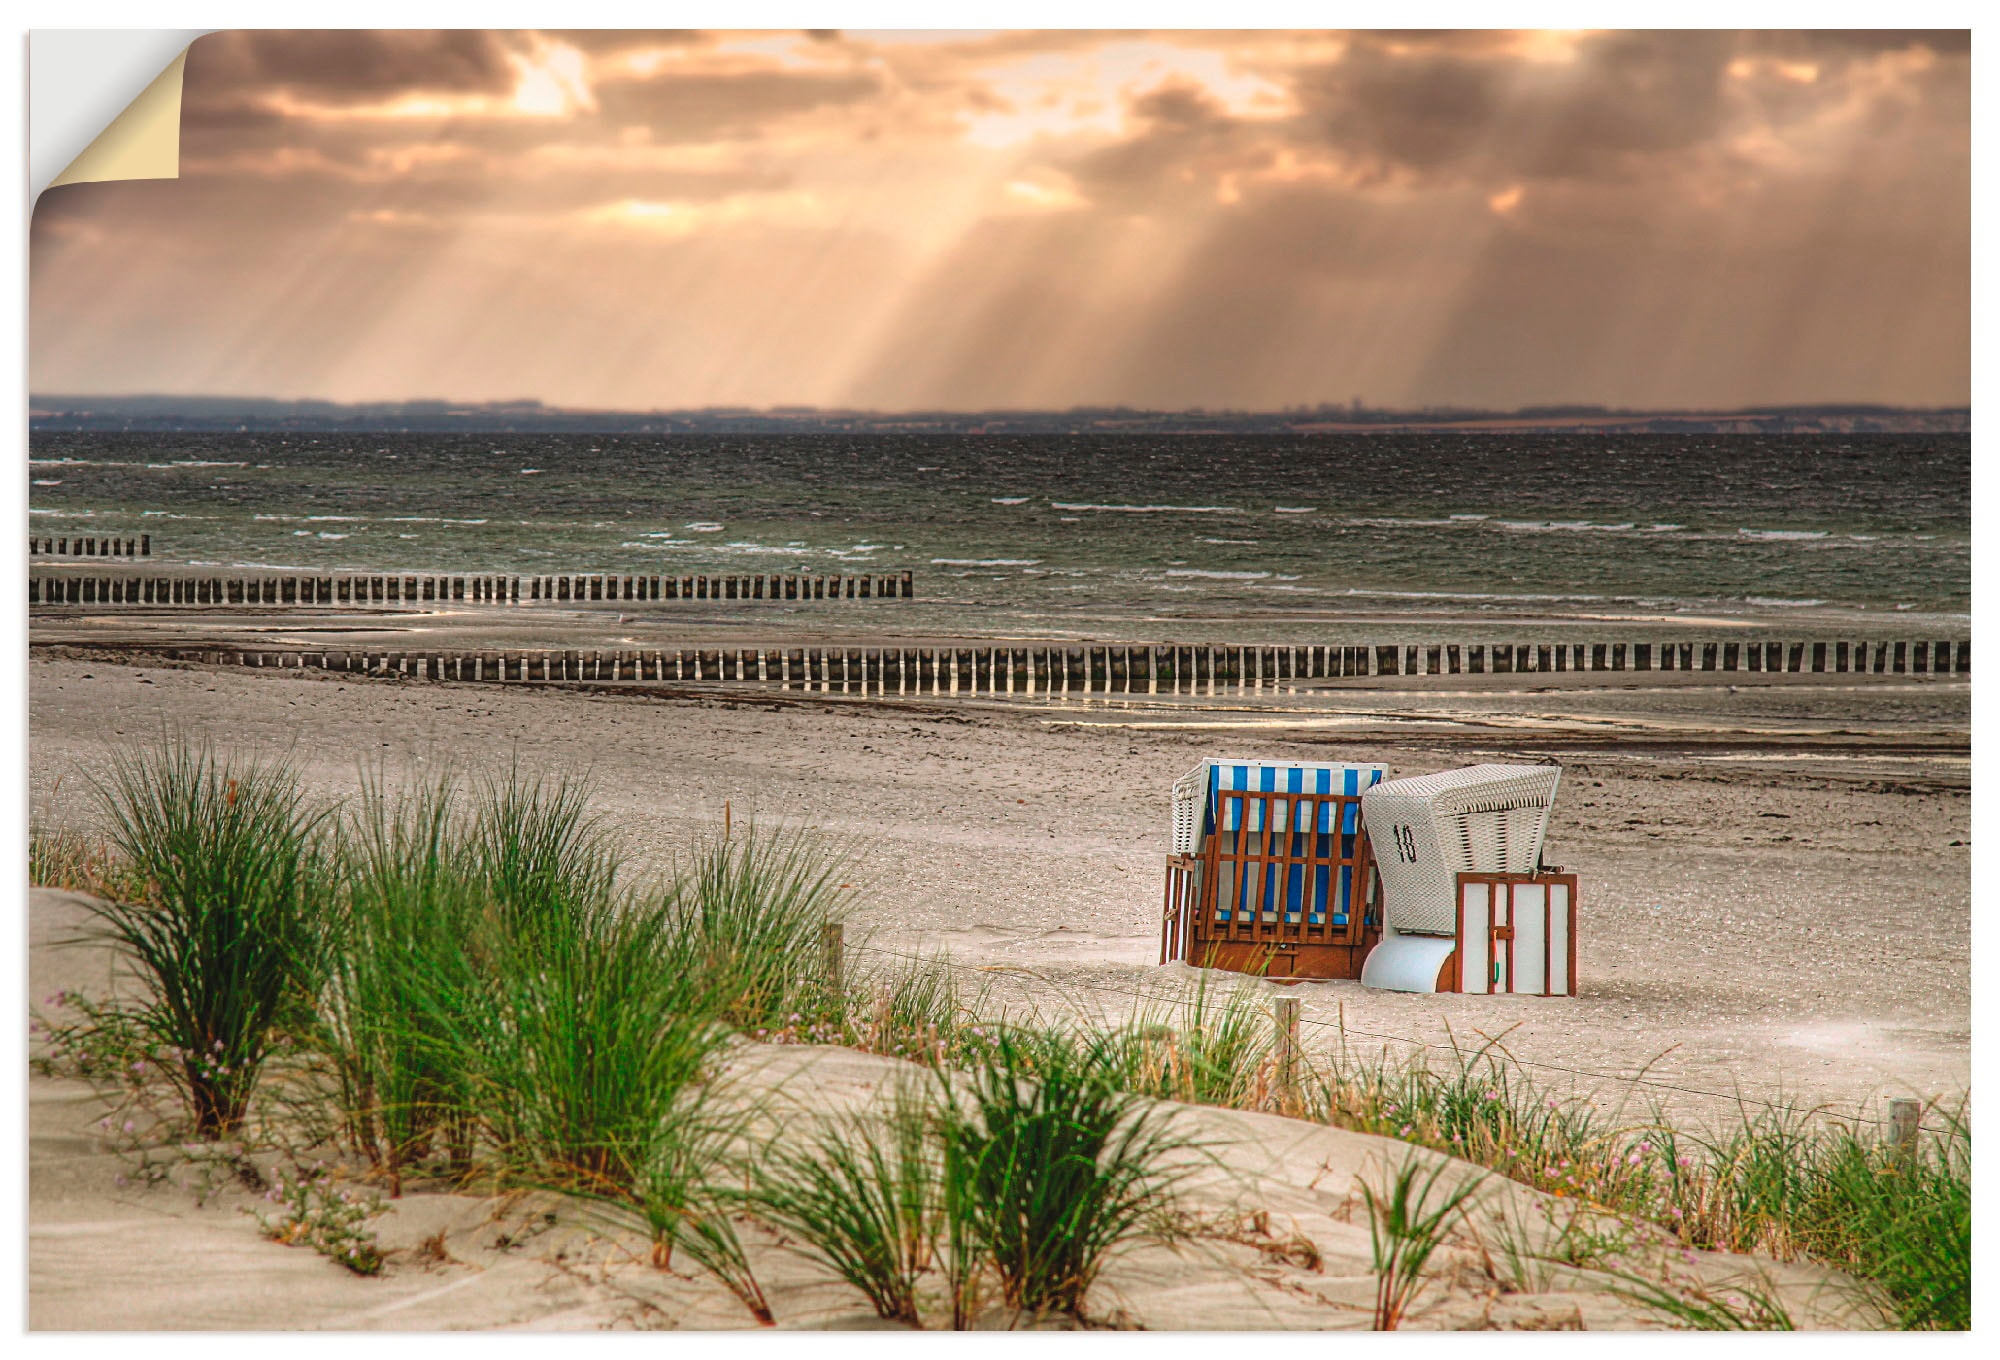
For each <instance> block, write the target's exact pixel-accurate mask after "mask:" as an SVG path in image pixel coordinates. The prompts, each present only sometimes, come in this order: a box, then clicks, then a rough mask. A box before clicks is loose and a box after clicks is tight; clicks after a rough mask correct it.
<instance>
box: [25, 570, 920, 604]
mask: <svg viewBox="0 0 2000 1360" xmlns="http://www.w3.org/2000/svg"><path fill="white" fill-rule="evenodd" d="M915 597H916V586H915V582H914V579H913V574H912V573H911V572H907V571H905V572H901V573H899V574H895V575H888V576H875V575H864V576H850V575H840V574H835V575H824V576H803V575H772V576H763V575H759V576H735V575H731V576H625V575H613V574H606V573H602V572H582V573H576V572H565V573H561V574H557V575H545V576H510V575H494V574H492V573H475V574H466V573H463V572H452V573H440V572H388V573H382V572H270V571H237V572H223V573H217V572H212V571H199V570H197V571H187V570H180V571H175V572H173V573H171V574H153V573H144V572H132V571H120V572H117V573H113V574H101V573H94V572H75V571H67V570H49V571H42V572H37V571H33V570H31V571H30V572H29V574H28V604H29V606H30V607H38V606H39V607H44V608H46V607H51V606H62V605H85V604H100V605H101V604H115V605H126V606H144V605H164V606H174V605H264V606H269V605H329V604H330V605H343V604H345V605H422V604H435V603H443V602H451V601H464V602H468V603H485V604H528V603H535V602H542V601H569V602H575V603H583V602H588V601H594V600H602V601H627V600H629V601H633V602H639V601H649V600H909V599H914V598H915Z"/></svg>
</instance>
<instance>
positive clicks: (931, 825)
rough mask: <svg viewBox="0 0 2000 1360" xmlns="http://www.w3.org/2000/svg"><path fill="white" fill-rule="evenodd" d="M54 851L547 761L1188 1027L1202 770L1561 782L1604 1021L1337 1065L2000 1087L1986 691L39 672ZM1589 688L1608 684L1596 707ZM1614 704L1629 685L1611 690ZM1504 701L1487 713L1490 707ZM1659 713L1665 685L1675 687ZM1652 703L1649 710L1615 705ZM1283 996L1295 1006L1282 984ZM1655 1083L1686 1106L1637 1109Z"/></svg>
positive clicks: (1413, 1024) (644, 828)
mask: <svg viewBox="0 0 2000 1360" xmlns="http://www.w3.org/2000/svg"><path fill="white" fill-rule="evenodd" d="M29 674H30V699H31V732H32V738H33V746H32V753H31V798H32V807H33V809H34V815H35V817H36V819H37V821H38V823H46V824H49V825H62V824H68V825H83V824H86V823H87V819H88V816H89V802H88V799H87V797H86V795H85V790H86V786H87V781H88V778H89V776H90V774H91V773H92V772H93V771H95V770H99V769H101V768H102V767H103V764H104V762H105V760H106V757H107V756H108V754H109V752H110V750H111V749H112V746H113V744H114V743H116V742H119V741H136V740H143V739H146V738H148V737H150V736H153V735H156V734H157V733H158V732H159V731H160V729H161V727H162V725H163V724H173V725H180V726H186V727H191V728H200V729H205V730H207V731H208V732H210V733H212V734H214V735H215V736H217V737H218V738H219V739H221V740H222V741H224V742H226V743H227V744H229V745H230V746H232V747H241V748H246V749H247V748H253V747H254V748H264V749H283V750H289V751H290V752H292V754H293V755H294V757H295V758H296V759H297V760H299V761H300V762H301V764H302V765H303V767H304V769H305V771H306V774H307V777H308V779H309V781H310V783H311V784H312V786H313V787H314V788H315V790H316V791H318V792H321V793H324V794H326V795H328V796H342V795H346V794H349V793H350V792H351V791H352V790H353V789H354V788H355V787H356V782H357V778H358V775H359V773H360V771H361V770H362V769H364V768H367V769H373V768H376V767H377V766H378V764H379V765H380V766H381V767H382V768H385V769H386V770H388V771H389V772H390V773H391V774H392V775H393V774H395V773H397V772H415V771H433V770H437V769H440V768H445V767H450V768H456V769H462V770H474V769H479V768H484V767H490V766H491V765H492V764H494V763H496V762H505V761H508V760H515V759H518V760H519V761H521V762H522V763H523V764H524V765H527V766H529V767H532V768H536V769H541V770H565V771H570V772H574V773H583V774H587V775H588V776H589V778H590V779H591V781H592V784H593V787H594V789H595V794H594V801H595V804H596V806H597V807H598V808H600V809H601V810H602V811H603V812H604V813H605V814H606V815H607V816H608V817H610V818H611V819H612V821H613V822H614V823H615V824H616V825H617V826H618V827H619V828H620V830H621V831H622V832H623V833H624V834H626V835H628V836H629V837H630V838H631V840H632V842H633V844H634V845H635V846H636V847H637V848H638V850H639V851H640V854H641V856H642V857H646V858H652V859H654V860H656V861H658V860H664V859H665V858H667V857H669V856H671V855H672V854H673V853H674V851H675V849H676V847H677V846H681V845H684V844H685V843H686V841H687V838H688V837H689V836H690V835H692V834H694V833H696V832H698V831H700V830H703V829H706V828H709V827H711V826H713V825H714V824H715V823H716V822H718V821H719V819H720V818H721V816H722V814H723V808H724V805H725V804H728V805H729V807H730V808H731V812H732V815H733V816H734V817H735V818H736V819H738V820H739V821H741V820H742V819H745V818H755V819H758V820H761V821H766V822H785V823H800V824H807V825H811V826H815V827H818V828H820V829H822V830H823V831H825V832H826V833H827V834H828V835H829V836H830V837H832V838H833V839H834V840H835V841H836V842H837V843H838V844H839V845H841V846H842V847H843V848H844V849H846V850H847V851H849V852H850V853H851V856H852V868H851V872H850V873H849V874H847V875H846V876H845V877H846V878H848V879H850V880H851V881H852V882H853V883H854V884H855V886H854V888H852V889H851V890H850V891H851V893H852V910H853V919H854V922H855V927H854V931H853V933H854V935H855V936H856V937H857V939H859V938H861V937H867V943H868V944H869V945H871V946H872V947H874V948H878V949H886V950H891V951H895V952H901V953H931V952H937V951H948V953H949V956H950V958H951V959H952V960H953V961H955V962H956V963H958V964H961V965H963V966H965V967H967V968H968V969H973V970H978V971H977V974H976V979H975V980H976V981H977V982H981V983H985V984H989V985H990V986H991V989H992V990H991V997H992V1000H993V1001H994V1002H995V1003H998V1004H1004V1005H1007V1006H1013V1007H1035V1008H1039V1009H1041V1010H1042V1011H1044V1012H1054V1011H1057V1010H1061V1009H1065V1008H1069V1009H1081V1010H1083V1011H1085V1012H1090V1013H1095V1012H1100V1011H1101V1012H1104V1013H1108V1014H1119V1013H1123V1012H1126V1011H1129V1010H1130V1009H1131V1008H1132V1007H1134V1006H1135V1005H1137V1004H1139V1002H1138V1001H1137V1000H1136V999H1135V998H1136V996H1138V995H1154V994H1177V993H1178V992H1179V991H1181V990H1182V989H1184V988H1185V987H1187V986H1188V985H1189V984H1190V982H1191V979H1192V974H1191V971H1190V970H1187V969H1183V968H1180V967H1178V966H1173V967H1168V968H1161V967H1159V966H1158V965H1157V963H1156V960H1157V958H1158V941H1159V936H1158V916H1159V898H1160V891H1161V875H1162V860H1163V856H1164V855H1165V854H1166V851H1167V829H1168V789H1169V786H1170V784H1171V783H1172V781H1173V779H1174V778H1175V777H1176V776H1177V775H1179V774H1180V773H1182V772H1183V771H1185V770H1186V769H1187V768H1188V767H1190V766H1191V765H1192V764H1193V763H1194V762H1195V760H1196V759H1198V758H1200V757H1203V756H1208V755H1240V756H1247V757H1270V758H1278V759H1336V760H1339V759H1369V760H1379V761H1384V762H1386V763H1388V764H1389V766H1390V769H1391V774H1392V776H1394V775H1403V774H1410V773H1419V772H1424V771H1429V770H1435V769H1442V768H1446V767H1449V766H1452V765H1457V764H1464V763H1470V762H1473V761H1477V760H1495V759H1508V758H1545V757H1554V758H1556V759H1558V760H1560V761H1561V762H1562V764H1563V766H1564V770H1565V782H1564V785H1563V787H1562V790H1561V793H1560V795H1559V797H1558V799H1557V803H1556V808H1555V813H1554V818H1553V821H1552V822H1551V825H1550V831H1549V847H1548V853H1547V858H1548V859H1549V860H1550V861H1551V862H1557V863H1561V864H1563V865H1565V866H1568V867H1570V868H1573V869H1575V870H1577V871H1578V872H1579V873H1580V874H1581V875H1582V890H1581V902H1580V941H1581V942H1580V945H1579V949H1578V972H1579V979H1580V981H1579V988H1578V993H1579V994H1578V996H1577V997H1576V998H1575V999H1574V1000H1535V999H1528V998H1486V997H1470V996H1407V995H1398V994H1389V993H1382V992H1376V991H1370V990H1367V989H1364V988H1362V987H1360V986H1359V985H1358V984H1356V983H1347V982H1337V983H1315V984H1307V985H1302V986H1298V987H1296V988H1290V989H1287V991H1288V992H1289V993H1290V994H1295V995H1298V996H1299V997H1300V998H1301V1000H1302V1002H1303V1007H1304V1014H1305V1019H1306V1025H1307V1028H1306V1036H1307V1043H1308V1046H1309V1047H1320V1048H1326V1047H1331V1046H1333V1045H1335V1044H1337V1043H1339V1042H1340V1041H1341V1037H1342V1029H1341V1027H1342V1026H1344V1031H1345V1037H1346V1042H1348V1043H1349V1044H1350V1045H1354V1046H1357V1047H1363V1048H1366V1049H1370V1050H1373V1049H1376V1048H1381V1047H1383V1046H1384V1045H1386V1046H1387V1048H1388V1051H1390V1052H1392V1053H1395V1054H1403V1053H1407V1052H1410V1051H1412V1047H1413V1045H1417V1044H1433V1045H1444V1044H1450V1043H1452V1042H1456V1043H1458V1044H1460V1045H1475V1046H1476V1045H1477V1044H1479V1043H1481V1042H1483V1039H1482V1037H1481V1036H1485V1037H1488V1038H1502V1036H1504V1039H1503V1042H1504V1044H1505V1046H1506V1048H1507V1050H1508V1051H1509V1052H1510V1053H1512V1054H1513V1055H1514V1056H1515V1057H1517V1058H1519V1059H1521V1060H1522V1061H1523V1062H1526V1063H1530V1064H1534V1065H1535V1066H1534V1067H1533V1068H1532V1069H1531V1070H1532V1072H1533V1074H1534V1075H1535V1076H1536V1077H1537V1079H1538V1080H1542V1081H1546V1082H1549V1083H1551V1084H1554V1085H1557V1086H1559V1087H1563V1088H1566V1089H1567V1088H1572V1087H1573V1088H1574V1089H1579V1090H1584V1091H1590V1092H1594V1093H1596V1096H1597V1098H1598V1099H1599V1102H1600V1103H1601V1104H1603V1105H1605V1106H1606V1107H1607V1108H1613V1107H1619V1108H1624V1109H1627V1110H1629V1111H1630V1112H1631V1113H1632V1114H1633V1116H1634V1117H1637V1116H1639V1115H1641V1114H1643V1113H1644V1112H1645V1111H1646V1110H1647V1109H1649V1108H1650V1107H1651V1106H1652V1105H1653V1104H1655V1103H1657V1104H1659V1105H1660V1106H1661V1107H1662V1108H1663V1109H1665V1110H1666V1111H1667V1112H1669V1113H1671V1114H1672V1115H1673V1116H1674V1117H1675V1118H1677V1119H1680V1120H1683V1121H1699V1120H1703V1119H1708V1118H1713V1117H1722V1116H1726V1115H1728V1114H1729V1113H1730V1112H1731V1106H1732V1103H1733V1097H1734V1096H1735V1095H1736V1093H1739V1092H1740V1093H1741V1095H1742V1096H1743V1097H1744V1098H1746V1099H1749V1100H1786V1101H1796V1102H1802V1103H1805V1104H1818V1103H1822V1102H1833V1103H1835V1104H1837V1105H1840V1106H1842V1107H1844V1108H1847V1109H1850V1110H1851V1109H1853V1108H1854V1107H1855V1106H1856V1104H1857V1103H1859V1104H1863V1105H1865V1106H1866V1107H1867V1108H1866V1112H1867V1113H1868V1114H1869V1115H1871V1116H1879V1115H1880V1114H1881V1113H1882V1105H1881V1099H1882V1098H1884V1097H1886V1096H1888V1095H1891V1094H1898V1095H1901V1094H1912V1093H1914V1094H1917V1095H1920V1096H1924V1097H1936V1096H1941V1097H1952V1096H1955V1095H1957V1094H1959V1093H1961V1092H1963V1091H1964V1090H1965V1089H1966V1088H1967V1087H1968V1085H1969V1082H1970V1067H1969V1029H1970V1017H1969V956H1970V954H1969V926H1968V913H1969V896H1970V883H1969V856H1970V850H1969V847H1968V844H1967V842H1968V841H1969V829H1968V828H1969V805H1970V797H1969V784H1970V766H1969V760H1968V737H1967V723H1968V705H1969V698H1968V696H1969V686H1968V684H1967V683H1966V681H1965V679H1964V678H1962V677H1924V676H1881V677H1877V676H1866V677H1846V676H1842V677H1831V676H1810V675H1806V676H1791V675H1777V676H1755V675H1747V676H1744V677H1742V678H1741V681H1740V683H1736V684H1732V685H1729V686H1723V685H1718V684H1715V683H1712V682H1711V683H1701V684H1689V685H1675V684H1672V683H1668V682H1669V681H1670V680H1671V679H1672V677H1668V676H1653V677H1634V676H1611V677H1604V680H1605V681H1606V682H1607V683H1600V684H1592V685H1580V684H1577V683H1570V684H1568V685H1565V686H1562V687H1556V688H1546V689H1537V688H1534V687H1532V686H1530V685H1529V684H1527V683H1525V682H1527V681H1528V680H1530V679H1531V677H1518V676H1517V677H1507V676H1498V677H1456V676H1444V677H1432V678H1428V681H1419V682H1414V683H1413V682H1408V681H1405V682H1403V683H1402V684H1401V685H1400V686H1398V687H1396V688H1394V689H1385V688H1378V687H1375V686H1372V685H1370V684H1369V683H1368V682H1353V681H1345V682H1336V683H1334V684H1332V685H1327V686H1322V687H1319V688H1318V690H1317V691H1316V692H1315V693H1312V694H1309V695H1272V696H1268V697H1265V698H1262V699H1259V700H1256V701H1246V702H1242V703H1217V704H1215V705H1213V706H1211V705H1209V704H1207V703H1203V704H1200V705H1191V704H1184V705H1182V706H1180V707H1174V706H1171V705H1167V704H1141V703H1136V702H1134V703H1127V702H1125V701H1109V702H1104V701H1100V702H1096V703H1092V704H1083V703H1074V704H1070V705H1067V706H1033V707H1031V706H1027V705H1008V704H1005V703H988V702H980V703H974V702H959V703H951V702H935V703H933V702H922V703H919V702H915V701H904V702H894V703H862V702H853V701H841V700H839V699H838V698H828V699H817V698H814V699H807V698H803V697H801V696H797V695H778V694H761V695H747V694H721V693H716V694H700V693H698V692H693V691H690V690H687V689H686V688H682V689H680V690H678V691H672V692H671V693H666V692H663V693H662V694H660V695H653V694H642V693H638V692H634V691H635V687H630V686H625V687H618V688H619V689H620V690H621V691H622V692H615V693H591V692H586V691H583V690H581V689H580V688H579V687H577V686H569V687H547V688H544V687H514V686H509V687H505V688H502V687H496V686H492V685H487V686H477V685H454V684H441V683H424V684H414V683H395V682H388V681H367V680H358V679H348V678H344V677H331V676H325V675H315V674H292V675H277V674H273V673H271V672H262V673H245V672H244V671H242V670H241V669H235V668H216V669H209V668H200V667H194V668H189V667H181V666H173V665H162V664H147V663H141V664H134V663H133V661H132V660H130V659H114V658H109V657H104V656H88V655H84V656H79V655H68V656H63V655H54V654H38V655H37V657H36V658H35V659H34V660H32V661H31V663H30V668H29ZM1585 678H1586V677H1572V678H1571V679H1572V681H1573V682H1574V681H1580V680H1583V679H1585ZM1590 678H1592V679H1595V677H1590ZM1482 680H1483V681H1484V682H1485V683H1484V684H1477V683H1474V682H1476V681H1482ZM1642 681H1643V683H1641V682H1642ZM1609 682H1615V683H1609ZM1258 985H1260V986H1263V985H1266V984H1258ZM1641 1072H1643V1073H1644V1074H1645V1076H1646V1078H1647V1080H1648V1082H1649V1083H1650V1084H1646V1085H1641V1086H1636V1087H1635V1086H1631V1085H1628V1084H1626V1083H1624V1082H1622V1081H1616V1080H1609V1079H1608V1078H1613V1077H1627V1076H1632V1075H1636V1074H1639V1073H1641Z"/></svg>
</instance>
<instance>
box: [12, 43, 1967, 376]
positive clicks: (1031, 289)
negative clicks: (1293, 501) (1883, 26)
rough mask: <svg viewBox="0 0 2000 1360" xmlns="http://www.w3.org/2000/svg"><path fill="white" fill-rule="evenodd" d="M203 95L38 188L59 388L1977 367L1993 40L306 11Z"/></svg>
mask: <svg viewBox="0 0 2000 1360" xmlns="http://www.w3.org/2000/svg"><path fill="white" fill-rule="evenodd" d="M186 89H187V96H186V99H187V103H186V112H185V116H184V123H183V146H182V178H181V179H180V180H178V181H161V182H155V183H150V184H144V185H136V186H119V185H93V186H73V187H65V188H62V189H58V190H54V191H52V192H51V193H50V194H48V195H45V196H44V197H43V198H42V199H41V201H40V203H39V205H38V208H37V212H36V217H35V220H34V227H33V231H34V236H33V248H32V250H31V256H30V259H31V269H32V284H33V286H32V289H31V306H32V308H33V323H32V327H31V343H32V357H31V381H32V383H33V384H34V386H35V387H36V388H37V389H38V390H44V391H76V392H91V391H169V392H171V391H197V390H204V389H208V390H227V391H246V392H247V391H276V392H284V393H287V394H300V395H321V396H326V397H330V398H335V399H364V398H376V397H395V396H407V395H437V394H445V395H449V396H452V397H454V398H462V399H466V400H475V399H480V398H488V397H506V398H511V397H516V396H520V395H522V394H523V393H533V394H534V395H537V396H540V397H542V398H543V399H544V400H547V401H550V402H553V403H558V404H574V405H601V406H621V407H632V408H650V407H667V406H682V405H686V406H699V405H707V404H718V405H764V404H773V403H791V402H816V403H819V404H823V405H862V406H878V407H885V408H889V407H922V406H954V405H956V406H984V405H1039V406H1067V405H1072V404H1098V403H1117V402H1127V403H1131V404H1137V405H1160V406H1186V405H1207V406H1214V407H1223V406H1243V407H1254V406H1265V407H1270V406H1279V405H1285V404H1289V403H1293V402H1307V403H1311V402H1316V401H1320V400H1325V399H1334V400H1342V401H1344V400H1346V399H1348V398H1349V397H1351V396H1353V395H1354V394H1355V393H1357V392H1359V393H1363V394H1365V395H1366V396H1367V397H1368V398H1369V399H1370V400H1371V401H1378V402H1382V403H1395V404H1413V405H1414V404H1423V403H1426V402H1466V403H1492V404H1499V405H1507V404H1523V403H1538V402H1549V401H1568V400H1578V401H1602V402H1605V403H1607V404H1627V405H1701V404H1732V403H1737V404H1740V403H1745V402H1751V401H1798V402H1810V401H1821V400H1853V401H1868V400H1879V401H1906V402H1917V403H1922V402H1950V401H1953V400H1962V399H1963V397H1964V395H1965V393H1966V392H1967V391H1968V390H1969V371H1970V370H1969V357H1968V356H1969V348H1970V341H1969V319H1968V309H1967V307H1966V305H1965V278H1966V276H1967V274H1968V271H1969V268H1970V264H1969V261H1970V213H1969V196H1970V190H1969V183H1970V150H1969V144H1970V115H1969V105H1970V97H1971V95H1970V89H1971V87H1970V62H1969V56H1968V54H1967V49H1966V44H1965V42H1964V41H1963V40H1962V35H1961V36H1960V37H1954V35H1951V34H1942V35H1936V34H1933V35H1918V36H1909V35H1871V34H1865V33H1846V34H1841V35H1822V34H1812V33H1742V34H1732V33H1715V32H1689V33H1674V32H1660V33H1629V32H1582V31H1578V32H1555V31H1550V32H1497V31H1476V32H1449V31H1425V32H1398V33H1379V32H1374V33H1371V32H1355V33H1337V32H1310V33H1287V32H1279V31H1261V30H1260V31H1254V32H1243V33H1230V32H1186V33H1135V32H1121V33H1109V34H1104V33H1091V32H1083V31H1050V32H1006V31H1000V32H949V33H938V34H923V33H890V34H878V33H845V34H838V35H817V36H811V35H806V34H796V33H772V32H760V33H695V34H671V33H630V34H627V33H615V32H609V33H606V32H600V33H591V34H581V33H579V34H571V35H566V36H565V35H556V34H544V33H526V32H523V33H513V32H507V33H482V32H477V31H472V32H465V31H461V32H456V33H443V34H427V33H421V32H413V31H410V32H406V31H396V32H384V33H370V32H367V31H347V32H342V33H338V34H331V33H329V34H312V33H290V32H285V31H279V30H271V31H262V32H258V33H254V34H231V33H222V34H216V35H212V36H211V37H208V38H204V39H202V40H200V41H199V42H197V43H196V44H195V46H194V48H193V49H192V50H191V52H190V54H189V57H188V66H187V85H186ZM667 315H670V316H672V317H674V318H675V324H674V325H671V326H662V325H660V324H659V321H658V318H659V317H661V316H667Z"/></svg>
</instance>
